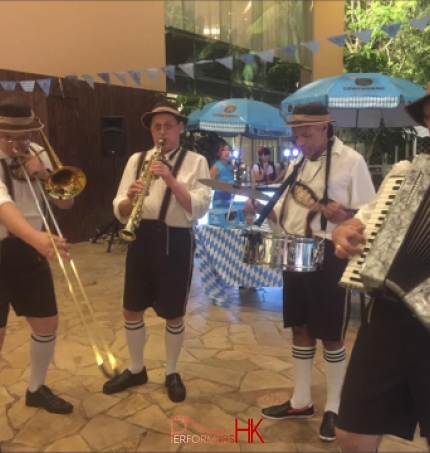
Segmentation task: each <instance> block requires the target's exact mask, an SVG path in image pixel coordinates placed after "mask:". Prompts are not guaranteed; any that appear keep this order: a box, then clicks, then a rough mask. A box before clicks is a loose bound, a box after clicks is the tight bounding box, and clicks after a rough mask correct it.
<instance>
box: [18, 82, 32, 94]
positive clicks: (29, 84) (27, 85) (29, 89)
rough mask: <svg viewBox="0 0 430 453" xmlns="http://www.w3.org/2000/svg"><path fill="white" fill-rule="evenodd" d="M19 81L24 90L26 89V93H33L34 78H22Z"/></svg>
mask: <svg viewBox="0 0 430 453" xmlns="http://www.w3.org/2000/svg"><path fill="white" fill-rule="evenodd" d="M19 83H20V85H21V86H22V89H23V90H24V91H26V92H27V93H33V91H34V85H35V84H36V81H35V80H23V81H22V82H19Z"/></svg>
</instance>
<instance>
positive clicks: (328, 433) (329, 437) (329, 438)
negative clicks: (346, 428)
mask: <svg viewBox="0 0 430 453" xmlns="http://www.w3.org/2000/svg"><path fill="white" fill-rule="evenodd" d="M336 421H337V414H335V413H334V412H332V411H327V412H324V416H323V419H322V423H321V427H320V439H321V440H325V441H326V442H333V441H334V440H335V439H336V433H335V428H336Z"/></svg>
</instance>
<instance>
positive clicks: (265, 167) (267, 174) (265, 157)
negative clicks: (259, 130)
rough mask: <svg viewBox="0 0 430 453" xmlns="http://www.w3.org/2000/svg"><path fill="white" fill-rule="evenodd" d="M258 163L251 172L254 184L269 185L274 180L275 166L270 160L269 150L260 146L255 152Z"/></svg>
mask: <svg viewBox="0 0 430 453" xmlns="http://www.w3.org/2000/svg"><path fill="white" fill-rule="evenodd" d="M257 154H258V163H256V164H255V165H254V166H253V168H252V170H253V171H254V178H255V182H259V183H266V184H270V183H271V182H274V181H275V179H276V165H275V163H274V162H273V161H271V160H270V149H269V148H266V147H265V146H260V147H259V148H258V150H257Z"/></svg>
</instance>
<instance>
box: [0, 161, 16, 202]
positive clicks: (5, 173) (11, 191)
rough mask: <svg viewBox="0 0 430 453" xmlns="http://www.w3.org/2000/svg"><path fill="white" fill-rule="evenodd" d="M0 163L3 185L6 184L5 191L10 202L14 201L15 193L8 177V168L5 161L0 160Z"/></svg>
mask: <svg viewBox="0 0 430 453" xmlns="http://www.w3.org/2000/svg"><path fill="white" fill-rule="evenodd" d="M0 162H1V166H2V170H3V177H4V183H5V184H6V187H7V190H8V192H9V195H10V196H11V198H12V200H14V201H15V192H14V190H13V184H12V178H11V176H10V171H9V167H8V165H7V163H6V160H5V159H1V160H0Z"/></svg>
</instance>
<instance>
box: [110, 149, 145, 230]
mask: <svg viewBox="0 0 430 453" xmlns="http://www.w3.org/2000/svg"><path fill="white" fill-rule="evenodd" d="M138 159H139V153H136V154H133V156H131V157H130V159H129V160H128V162H127V165H126V167H125V169H124V173H123V175H122V178H121V182H120V184H119V186H118V191H117V194H116V197H115V198H114V200H113V212H114V215H115V217H116V218H117V219H118V220H119V221H120V222H121V223H127V220H128V216H127V217H123V216H121V214H120V212H119V204H120V203H121V201H123V200H126V199H127V198H128V197H127V190H128V188H129V187H130V184H131V183H132V182H133V181H135V180H136V168H137V163H138Z"/></svg>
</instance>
